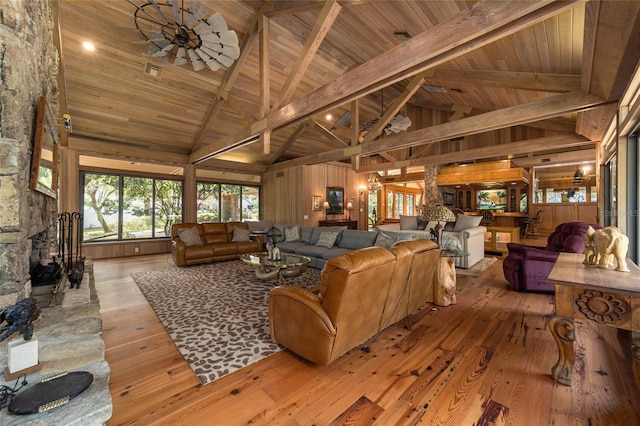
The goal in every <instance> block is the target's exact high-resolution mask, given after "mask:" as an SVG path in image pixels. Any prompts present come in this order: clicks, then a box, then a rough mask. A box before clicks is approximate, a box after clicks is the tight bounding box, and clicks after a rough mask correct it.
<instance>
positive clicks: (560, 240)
mask: <svg viewBox="0 0 640 426" xmlns="http://www.w3.org/2000/svg"><path fill="white" fill-rule="evenodd" d="M589 226H592V227H593V228H594V229H600V228H601V226H600V225H594V224H591V223H587V222H566V223H561V224H560V225H558V226H557V227H556V229H555V230H554V231H553V232H552V233H551V235H549V238H548V239H547V245H546V247H544V248H542V247H535V246H530V245H526V244H521V243H509V244H507V248H508V250H509V254H508V255H507V257H506V258H505V259H504V261H503V262H502V270H503V271H504V277H505V278H506V280H507V281H508V282H509V284H511V286H512V287H513V288H514V289H515V290H520V291H539V292H547V293H553V292H554V291H555V288H554V286H553V285H552V284H548V283H547V282H546V279H547V277H548V276H549V272H551V268H553V264H554V263H555V261H556V259H557V258H558V254H559V253H560V252H564V253H584V234H585V233H586V232H587V229H588V228H589Z"/></svg>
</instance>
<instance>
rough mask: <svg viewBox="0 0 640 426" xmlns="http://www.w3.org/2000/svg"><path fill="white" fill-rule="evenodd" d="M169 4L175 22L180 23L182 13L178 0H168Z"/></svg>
mask: <svg viewBox="0 0 640 426" xmlns="http://www.w3.org/2000/svg"><path fill="white" fill-rule="evenodd" d="M167 3H169V6H171V13H173V19H174V21H175V23H176V24H178V25H182V14H181V13H180V5H179V4H178V0H168V1H167Z"/></svg>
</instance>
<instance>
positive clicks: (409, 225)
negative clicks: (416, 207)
mask: <svg viewBox="0 0 640 426" xmlns="http://www.w3.org/2000/svg"><path fill="white" fill-rule="evenodd" d="M417 229H418V216H403V215H400V230H402V231H404V230H410V231H415V230H417ZM423 229H424V228H423Z"/></svg>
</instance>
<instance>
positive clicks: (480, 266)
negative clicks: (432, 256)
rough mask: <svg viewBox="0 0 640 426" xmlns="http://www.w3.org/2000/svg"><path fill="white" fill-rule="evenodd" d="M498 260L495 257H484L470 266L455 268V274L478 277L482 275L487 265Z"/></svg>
mask: <svg viewBox="0 0 640 426" xmlns="http://www.w3.org/2000/svg"><path fill="white" fill-rule="evenodd" d="M496 260H498V259H496V258H495V257H485V258H483V259H482V260H480V261H479V262H478V263H476V264H475V265H473V266H472V267H471V268H468V269H463V268H456V274H458V275H469V276H471V277H479V276H480V275H482V273H483V272H484V271H486V270H487V269H488V268H489V266H491V265H493V264H494V263H495V261H496Z"/></svg>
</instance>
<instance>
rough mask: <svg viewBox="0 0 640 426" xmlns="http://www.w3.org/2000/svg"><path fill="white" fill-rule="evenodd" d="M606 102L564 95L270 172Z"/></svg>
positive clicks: (277, 166) (282, 165) (315, 157)
mask: <svg viewBox="0 0 640 426" xmlns="http://www.w3.org/2000/svg"><path fill="white" fill-rule="evenodd" d="M604 102H605V101H603V100H602V99H600V98H598V97H597V96H593V95H587V94H584V93H581V92H569V93H563V94H559V95H555V96H551V97H548V98H545V99H541V100H539V101H535V102H530V103H528V104H524V105H517V106H513V107H509V108H504V109H502V110H498V111H492V112H487V113H485V114H480V115H474V116H471V117H467V118H463V119H460V120H457V121H449V122H446V123H442V124H438V125H436V126H432V127H427V128H424V129H419V130H414V131H412V132H406V133H400V134H398V135H395V136H392V137H388V138H385V139H382V140H377V141H373V142H368V143H366V144H361V145H359V146H357V147H351V148H347V149H344V150H333V151H327V152H324V153H320V154H315V155H310V156H307V157H302V158H297V159H295V160H290V161H285V162H283V163H277V164H273V165H271V166H270V167H269V170H274V169H283V168H287V167H292V166H297V165H303V164H317V163H322V162H325V161H330V160H333V161H341V160H344V159H345V158H348V157H349V156H350V155H354V154H360V155H368V154H376V153H378V152H382V151H390V150H394V149H401V148H409V147H412V146H418V145H425V144H432V143H435V142H439V141H443V140H447V139H451V138H455V137H461V136H466V135H470V134H475V133H480V132H488V131H491V130H498V129H502V128H505V127H510V126H516V125H519V124H526V123H527V122H530V121H538V120H541V119H546V118H551V117H556V116H559V115H564V114H568V113H571V112H576V111H580V110H584V109H589V108H593V107H595V106H599V105H602V104H603V103H604ZM485 149H488V148H485Z"/></svg>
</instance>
